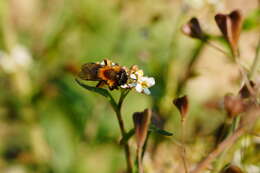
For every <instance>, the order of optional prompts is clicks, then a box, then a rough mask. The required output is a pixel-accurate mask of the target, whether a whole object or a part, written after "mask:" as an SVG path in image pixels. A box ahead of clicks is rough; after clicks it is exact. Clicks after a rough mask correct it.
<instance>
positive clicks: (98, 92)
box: [75, 79, 111, 97]
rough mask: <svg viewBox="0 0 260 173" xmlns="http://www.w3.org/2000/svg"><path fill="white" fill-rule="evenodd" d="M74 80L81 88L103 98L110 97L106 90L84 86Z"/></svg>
mask: <svg viewBox="0 0 260 173" xmlns="http://www.w3.org/2000/svg"><path fill="white" fill-rule="evenodd" d="M75 80H76V82H77V83H78V84H79V85H80V86H82V87H83V88H85V89H87V90H89V91H92V92H95V93H97V94H100V95H102V96H104V97H111V95H110V94H109V92H108V91H107V90H106V89H103V88H97V87H93V86H89V85H86V84H84V83H82V82H80V81H79V80H78V79H75Z"/></svg>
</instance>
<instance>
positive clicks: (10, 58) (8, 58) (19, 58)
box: [0, 45, 32, 73]
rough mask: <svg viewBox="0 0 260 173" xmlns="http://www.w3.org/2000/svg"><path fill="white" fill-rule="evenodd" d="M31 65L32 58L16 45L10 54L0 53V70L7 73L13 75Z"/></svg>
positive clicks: (24, 49)
mask: <svg viewBox="0 0 260 173" xmlns="http://www.w3.org/2000/svg"><path fill="white" fill-rule="evenodd" d="M31 64H32V57H31V55H30V53H29V52H28V50H27V49H26V48H25V47H23V46H21V45H16V46H15V47H14V48H13V49H11V51H10V53H6V52H0V68H2V69H3V70H4V71H5V72H7V73H15V72H17V71H19V70H21V69H24V70H26V69H28V68H29V67H30V66H31Z"/></svg>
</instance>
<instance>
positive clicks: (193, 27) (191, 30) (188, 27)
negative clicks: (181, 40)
mask: <svg viewBox="0 0 260 173" xmlns="http://www.w3.org/2000/svg"><path fill="white" fill-rule="evenodd" d="M181 30H182V32H183V33H184V34H185V35H187V36H190V37H192V38H197V39H203V38H204V34H203V31H202V29H201V27H200V23H199V21H198V19H197V18H195V17H193V18H192V19H190V21H189V22H188V23H186V24H185V25H183V26H182V28H181Z"/></svg>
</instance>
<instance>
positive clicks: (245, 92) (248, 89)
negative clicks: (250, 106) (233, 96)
mask: <svg viewBox="0 0 260 173" xmlns="http://www.w3.org/2000/svg"><path fill="white" fill-rule="evenodd" d="M248 85H249V86H247V85H246V84H244V85H243V87H242V88H241V89H240V90H239V95H240V96H241V98H244V99H246V98H249V97H250V96H251V95H252V94H253V92H254V87H255V83H254V82H253V81H250V82H249V84H248ZM252 90H253V91H252Z"/></svg>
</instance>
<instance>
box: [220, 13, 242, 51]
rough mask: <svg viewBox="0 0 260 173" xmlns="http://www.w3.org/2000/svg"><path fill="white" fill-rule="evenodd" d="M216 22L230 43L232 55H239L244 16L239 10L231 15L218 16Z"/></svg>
mask: <svg viewBox="0 0 260 173" xmlns="http://www.w3.org/2000/svg"><path fill="white" fill-rule="evenodd" d="M215 21H216V23H217V25H218V27H219V29H220V31H221V32H222V34H223V36H224V37H225V39H226V40H227V41H228V42H229V45H230V47H231V49H232V53H233V54H234V55H236V54H237V53H238V40H239V36H240V31H241V27H242V14H241V12H240V11H239V10H234V11H232V12H231V13H230V14H220V13H219V14H217V15H216V16H215Z"/></svg>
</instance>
